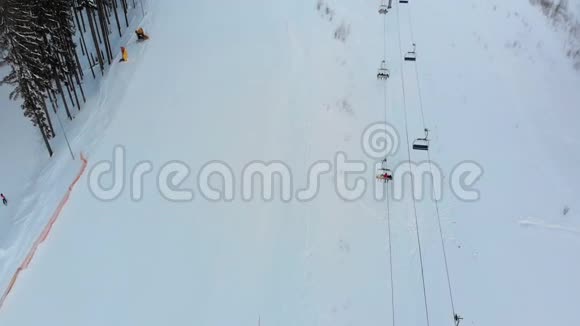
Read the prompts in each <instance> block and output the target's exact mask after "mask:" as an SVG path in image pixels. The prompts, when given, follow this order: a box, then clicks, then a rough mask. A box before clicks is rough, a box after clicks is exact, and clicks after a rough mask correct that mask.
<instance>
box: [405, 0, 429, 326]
mask: <svg viewBox="0 0 580 326" xmlns="http://www.w3.org/2000/svg"><path fill="white" fill-rule="evenodd" d="M400 8H401V7H400V5H397V25H398V26H399V29H398V39H399V50H402V48H403V47H402V42H401V20H400V15H399V10H400ZM399 63H400V69H401V74H400V75H401V88H402V91H403V113H404V118H405V136H406V140H407V146H406V147H407V156H408V158H409V164H410V163H411V150H410V149H409V144H410V141H409V127H408V118H407V100H406V91H405V78H404V70H403V61H402V60H400V61H399ZM410 168H411V169H413V166H412V165H410ZM413 213H414V217H415V233H416V236H417V247H418V249H419V262H420V265H421V282H422V285H423V299H424V305H425V318H426V321H427V326H430V324H431V323H430V321H429V305H428V303H427V289H426V286H425V268H424V264H423V250H422V247H421V234H420V232H419V219H418V217H417V203H416V201H415V197H414V196H413Z"/></svg>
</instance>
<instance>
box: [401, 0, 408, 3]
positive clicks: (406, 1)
mask: <svg viewBox="0 0 580 326" xmlns="http://www.w3.org/2000/svg"><path fill="white" fill-rule="evenodd" d="M399 3H409V0H399Z"/></svg>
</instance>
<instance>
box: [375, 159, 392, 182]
mask: <svg viewBox="0 0 580 326" xmlns="http://www.w3.org/2000/svg"><path fill="white" fill-rule="evenodd" d="M385 173H386V174H387V175H389V176H391V178H392V177H393V172H392V171H391V169H389V168H388V165H387V159H386V158H385V159H384V160H383V161H382V162H381V168H380V169H379V174H378V175H377V179H378V180H380V181H383V182H388V181H389V180H391V179H387V178H384V177H383V175H384V174H385Z"/></svg>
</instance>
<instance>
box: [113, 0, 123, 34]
mask: <svg viewBox="0 0 580 326" xmlns="http://www.w3.org/2000/svg"><path fill="white" fill-rule="evenodd" d="M111 2H112V3H113V12H114V13H115V21H116V22H117V29H118V30H119V37H122V36H123V33H122V32H121V23H120V22H119V13H118V11H119V9H118V8H119V7H118V6H117V0H112V1H111Z"/></svg>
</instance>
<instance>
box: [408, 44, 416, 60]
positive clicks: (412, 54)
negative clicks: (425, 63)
mask: <svg viewBox="0 0 580 326" xmlns="http://www.w3.org/2000/svg"><path fill="white" fill-rule="evenodd" d="M405 61H417V52H416V46H415V43H413V50H412V51H409V52H407V53H406V54H405Z"/></svg>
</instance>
